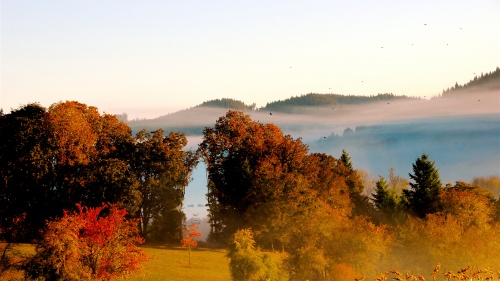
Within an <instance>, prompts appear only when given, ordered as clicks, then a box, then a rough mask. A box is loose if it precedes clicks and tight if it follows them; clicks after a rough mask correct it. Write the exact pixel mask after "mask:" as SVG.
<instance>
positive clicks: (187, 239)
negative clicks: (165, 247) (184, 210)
mask: <svg viewBox="0 0 500 281" xmlns="http://www.w3.org/2000/svg"><path fill="white" fill-rule="evenodd" d="M196 237H201V233H199V232H198V227H197V226H196V224H195V223H192V224H190V225H189V226H188V227H187V228H186V229H184V238H182V240H181V243H182V247H186V246H187V247H188V248H189V267H191V247H196V246H197V245H198V242H197V241H196V240H194V238H196Z"/></svg>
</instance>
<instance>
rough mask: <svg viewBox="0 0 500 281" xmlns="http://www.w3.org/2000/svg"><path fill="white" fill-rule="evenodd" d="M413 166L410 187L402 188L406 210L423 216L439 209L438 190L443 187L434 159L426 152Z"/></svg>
mask: <svg viewBox="0 0 500 281" xmlns="http://www.w3.org/2000/svg"><path fill="white" fill-rule="evenodd" d="M412 166H413V174H410V179H411V180H413V182H410V189H408V190H404V191H403V194H404V196H405V199H406V200H407V206H406V207H407V208H408V210H409V211H410V212H411V213H413V214H415V215H416V216H418V217H420V218H423V217H425V215H427V214H432V213H435V212H437V211H439V200H438V196H439V191H440V190H441V189H442V188H443V187H442V185H441V180H440V179H439V173H438V170H437V169H436V168H435V167H434V161H431V160H430V159H429V156H428V155H427V154H425V153H424V154H422V156H421V157H420V158H418V159H417V160H416V161H415V163H414V164H413V165H412Z"/></svg>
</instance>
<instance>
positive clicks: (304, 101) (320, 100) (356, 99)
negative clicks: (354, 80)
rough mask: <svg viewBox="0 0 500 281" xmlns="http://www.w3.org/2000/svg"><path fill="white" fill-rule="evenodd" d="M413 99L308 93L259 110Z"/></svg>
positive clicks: (291, 109) (285, 110)
mask: <svg viewBox="0 0 500 281" xmlns="http://www.w3.org/2000/svg"><path fill="white" fill-rule="evenodd" d="M411 99H415V98H411V97H407V96H396V95H393V94H378V95H375V96H355V95H338V94H315V93H310V94H307V95H301V96H298V97H291V98H288V99H285V100H279V101H274V102H270V103H268V104H266V106H265V107H263V108H260V109H259V110H266V111H281V112H294V111H295V110H296V107H325V106H339V105H340V106H341V105H359V104H366V103H373V102H379V101H394V100H411Z"/></svg>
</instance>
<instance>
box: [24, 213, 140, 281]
mask: <svg viewBox="0 0 500 281" xmlns="http://www.w3.org/2000/svg"><path fill="white" fill-rule="evenodd" d="M77 209H78V211H76V212H67V211H65V212H64V216H63V217H62V218H60V219H58V220H55V221H51V222H49V223H48V224H47V229H46V230H45V232H44V234H43V239H42V240H41V241H40V243H39V244H38V245H37V247H36V254H35V256H34V257H33V259H32V260H31V261H30V262H29V263H27V265H26V275H27V277H30V278H40V277H41V278H45V279H46V280H83V279H86V280H110V279H113V278H116V277H122V276H126V275H128V274H130V273H131V272H132V271H136V270H140V269H141V267H140V264H141V262H144V261H147V260H149V258H148V256H147V255H146V254H145V253H144V252H143V251H142V250H141V249H140V248H137V247H136V244H140V243H142V242H143V239H142V238H140V237H138V236H137V234H138V229H137V221H135V220H127V219H126V215H127V212H126V211H125V210H124V209H119V208H117V207H116V206H114V205H106V204H103V205H102V206H101V207H97V208H86V207H82V206H80V205H77Z"/></svg>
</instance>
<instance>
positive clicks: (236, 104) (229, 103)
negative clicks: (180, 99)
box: [196, 98, 255, 111]
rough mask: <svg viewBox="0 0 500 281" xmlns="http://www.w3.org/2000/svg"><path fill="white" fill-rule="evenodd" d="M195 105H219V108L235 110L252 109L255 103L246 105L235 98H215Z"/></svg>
mask: <svg viewBox="0 0 500 281" xmlns="http://www.w3.org/2000/svg"><path fill="white" fill-rule="evenodd" d="M196 107H219V108H227V109H235V110H241V111H245V110H254V109H255V103H254V104H252V105H246V104H245V103H244V102H242V101H239V100H235V99H228V98H223V99H215V100H210V101H205V102H203V103H202V104H200V105H197V106H196Z"/></svg>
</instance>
